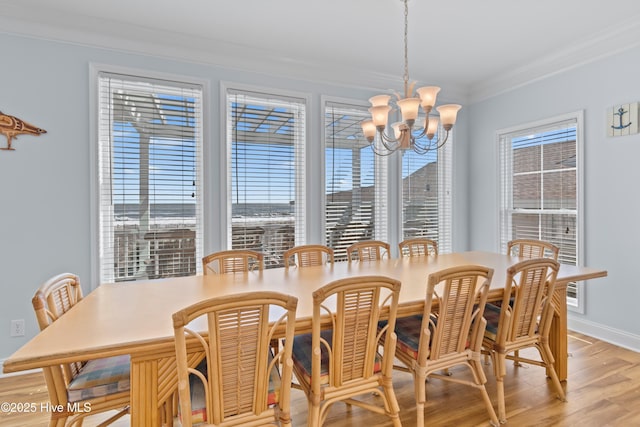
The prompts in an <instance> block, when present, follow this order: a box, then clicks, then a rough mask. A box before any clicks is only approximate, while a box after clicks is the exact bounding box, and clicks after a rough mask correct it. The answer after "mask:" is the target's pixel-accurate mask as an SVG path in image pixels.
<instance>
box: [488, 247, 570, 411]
mask: <svg viewBox="0 0 640 427" xmlns="http://www.w3.org/2000/svg"><path fill="white" fill-rule="evenodd" d="M559 266H560V265H559V264H558V262H557V261H555V260H552V259H548V258H536V259H531V260H526V261H522V262H519V263H518V264H515V265H513V266H511V267H510V268H509V269H507V279H506V280H507V282H506V284H505V287H504V295H503V298H502V304H501V305H500V306H499V307H498V306H495V305H490V304H487V308H486V310H485V314H484V315H485V318H486V319H487V330H486V332H485V337H484V340H483V347H484V348H485V349H486V350H487V351H488V352H489V354H490V356H491V360H492V362H493V370H494V373H495V376H496V382H497V390H498V416H499V417H500V421H501V422H505V421H506V410H505V402H504V377H505V375H506V367H505V361H506V359H508V358H512V357H510V354H511V353H513V352H515V351H517V350H522V349H525V348H530V347H533V348H535V349H537V350H538V353H539V354H540V357H541V359H542V360H535V359H528V358H523V357H522V356H518V362H519V363H528V364H533V365H538V366H544V367H545V368H546V372H547V374H548V375H549V377H550V378H551V381H552V384H553V387H554V388H555V390H556V393H557V394H558V397H559V398H560V399H561V400H565V393H564V390H563V389H562V385H561V384H560V381H559V379H558V375H557V373H556V371H555V368H554V365H553V363H554V358H553V355H552V353H551V348H550V347H549V331H550V329H551V321H552V317H553V312H554V306H553V303H552V296H553V291H554V288H555V280H556V276H557V274H558V268H559Z"/></svg>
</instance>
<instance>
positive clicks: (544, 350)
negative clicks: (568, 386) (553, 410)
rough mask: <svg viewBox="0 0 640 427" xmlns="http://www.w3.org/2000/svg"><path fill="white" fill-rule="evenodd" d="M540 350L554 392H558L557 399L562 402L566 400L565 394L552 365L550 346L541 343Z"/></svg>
mask: <svg viewBox="0 0 640 427" xmlns="http://www.w3.org/2000/svg"><path fill="white" fill-rule="evenodd" d="M539 350H540V357H542V361H543V362H544V364H545V368H546V369H547V373H548V374H549V375H550V376H551V381H552V382H553V386H554V387H555V389H556V393H557V394H558V399H560V400H562V401H563V402H566V401H567V397H566V394H565V392H564V389H563V388H562V384H561V383H560V379H559V378H558V373H557V372H556V368H555V367H554V366H553V362H554V359H553V354H552V353H551V348H549V346H548V344H547V345H545V344H542V346H541V348H539Z"/></svg>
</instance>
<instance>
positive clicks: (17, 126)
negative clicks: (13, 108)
mask: <svg viewBox="0 0 640 427" xmlns="http://www.w3.org/2000/svg"><path fill="white" fill-rule="evenodd" d="M0 133H1V134H3V135H4V136H6V137H7V146H6V147H0V150H14V148H12V147H11V140H12V139H14V138H15V139H17V137H18V135H21V134H28V135H36V136H37V135H40V134H42V133H47V131H46V130H44V129H40V128H39V127H36V126H34V125H32V124H30V123H27V122H25V121H23V120H21V119H19V118H17V117H14V116H9V115H8V114H3V113H2V111H0Z"/></svg>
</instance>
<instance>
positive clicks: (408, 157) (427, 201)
mask: <svg viewBox="0 0 640 427" xmlns="http://www.w3.org/2000/svg"><path fill="white" fill-rule="evenodd" d="M435 138H437V135H436V136H435ZM425 142H426V141H425ZM452 144H453V133H452V131H450V132H449V139H448V140H447V143H446V144H444V145H443V146H442V147H441V148H440V149H438V150H434V151H429V152H428V153H427V154H424V155H420V154H417V153H415V152H414V151H411V150H408V151H406V152H404V153H403V155H402V238H403V239H410V238H415V237H426V238H428V239H432V240H435V241H437V242H438V251H439V252H441V253H447V252H451V222H452V219H451V172H452V171H451V146H452ZM425 145H426V144H425Z"/></svg>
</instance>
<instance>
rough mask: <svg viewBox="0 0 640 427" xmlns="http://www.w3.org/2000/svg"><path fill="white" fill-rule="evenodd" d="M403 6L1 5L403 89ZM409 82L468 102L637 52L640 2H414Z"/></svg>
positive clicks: (128, 40)
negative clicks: (628, 51) (633, 49)
mask: <svg viewBox="0 0 640 427" xmlns="http://www.w3.org/2000/svg"><path fill="white" fill-rule="evenodd" d="M403 22H404V6H403V2H402V1H401V0H322V1H315V2H311V1H304V0H269V1H267V0H180V1H176V0H108V1H102V2H95V1H86V0H55V1H51V0H0V32H6V33H17V34H23V35H30V36H35V37H45V38H51V39H55V40H61V41H67V42H72V43H79V44H83V45H90V46H101V47H107V48H114V49H118V50H125V51H130V52H137V53H145V54H149V55H157V56H164V57H171V58H177V59H181V60H187V61H194V62H198V63H204V64H213V65H221V66H224V67H232V68H237V69H246V70H252V71H259V72H265V73H269V74H273V73H275V74H280V75H284V76H286V77H289V78H299V79H311V80H319V81H326V82H332V83H338V84H346V85H351V86H353V85H355V86H358V87H363V88H368V89H373V88H376V89H391V88H393V89H396V90H398V91H400V90H401V89H402V88H401V86H400V85H401V82H402V75H403V71H404V64H403V56H404V53H403ZM408 44H409V74H410V79H411V80H417V81H418V83H419V84H421V85H427V84H428V85H437V86H441V87H443V92H442V95H444V96H447V95H446V94H445V91H447V90H448V91H450V92H449V95H448V97H449V98H453V99H455V98H458V99H457V101H458V102H473V101H476V100H479V99H483V98H486V97H488V96H490V95H491V94H493V93H499V92H502V91H505V90H509V89H511V88H513V87H517V86H520V85H522V84H525V83H527V82H530V81H533V80H537V79H540V78H544V77H545V76H548V75H550V74H553V73H557V72H558V71H562V70H565V69H568V68H571V67H574V66H576V65H581V64H584V63H586V62H589V61H592V60H594V59H598V58H602V57H605V56H607V55H610V54H612V53H618V52H621V51H624V50H626V49H628V48H630V47H634V46H637V45H638V44H640V1H638V0H617V1H615V2H604V1H601V0H535V1H526V2H525V1H524V0H484V1H478V0H449V1H443V0H439V1H434V0H432V1H427V0H409V31H408Z"/></svg>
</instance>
